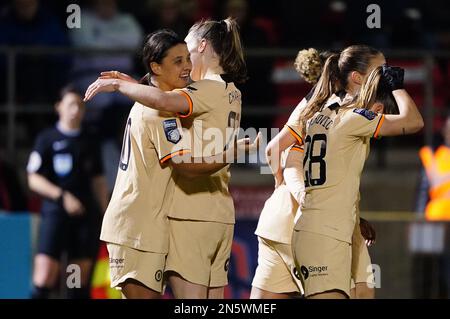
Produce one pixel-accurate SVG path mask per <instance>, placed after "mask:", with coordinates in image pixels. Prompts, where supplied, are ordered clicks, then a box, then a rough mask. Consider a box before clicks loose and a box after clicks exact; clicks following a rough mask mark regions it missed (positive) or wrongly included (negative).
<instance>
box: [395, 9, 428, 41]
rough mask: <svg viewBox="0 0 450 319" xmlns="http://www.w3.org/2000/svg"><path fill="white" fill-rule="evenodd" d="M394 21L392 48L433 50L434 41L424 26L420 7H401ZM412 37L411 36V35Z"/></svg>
mask: <svg viewBox="0 0 450 319" xmlns="http://www.w3.org/2000/svg"><path fill="white" fill-rule="evenodd" d="M399 11H400V14H399V16H398V17H397V18H396V19H395V20H394V21H395V22H394V23H393V30H392V39H391V44H392V46H393V47H394V48H420V49H434V48H435V40H434V39H433V35H432V34H431V32H429V31H427V30H426V29H425V26H424V21H423V20H424V18H423V11H422V9H421V7H420V6H408V7H403V8H402V9H401V10H399ZM412 34H413V35H414V36H411V35H412Z"/></svg>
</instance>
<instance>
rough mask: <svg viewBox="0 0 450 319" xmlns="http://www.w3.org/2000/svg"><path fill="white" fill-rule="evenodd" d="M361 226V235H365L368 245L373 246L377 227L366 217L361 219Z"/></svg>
mask: <svg viewBox="0 0 450 319" xmlns="http://www.w3.org/2000/svg"><path fill="white" fill-rule="evenodd" d="M359 228H360V229H361V235H362V236H363V237H364V240H365V242H366V245H367V246H371V245H372V244H374V243H375V240H376V237H377V233H376V232H375V228H373V226H372V225H371V224H370V223H369V222H368V221H367V220H365V219H364V218H360V219H359Z"/></svg>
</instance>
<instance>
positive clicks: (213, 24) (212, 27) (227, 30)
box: [189, 18, 247, 83]
mask: <svg viewBox="0 0 450 319" xmlns="http://www.w3.org/2000/svg"><path fill="white" fill-rule="evenodd" d="M191 32H193V33H194V34H196V36H197V37H198V38H200V39H202V38H203V39H206V40H207V41H209V42H210V44H211V46H212V48H213V50H214V52H215V53H216V54H217V55H218V56H219V58H220V66H221V67H222V68H223V70H224V71H225V73H226V74H227V75H228V76H230V78H231V79H232V80H233V82H236V83H244V82H245V81H246V80H247V66H246V64H245V60H244V51H243V48H242V43H241V37H240V35H239V26H238V24H237V22H236V20H235V19H232V18H227V19H225V20H221V21H213V20H202V21H200V22H198V23H196V24H194V25H193V26H192V27H191V29H190V30H189V33H191Z"/></svg>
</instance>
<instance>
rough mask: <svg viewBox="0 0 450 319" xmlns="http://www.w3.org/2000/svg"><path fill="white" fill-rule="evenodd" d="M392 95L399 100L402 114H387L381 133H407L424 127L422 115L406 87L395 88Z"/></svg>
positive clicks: (385, 134) (383, 134)
mask: <svg viewBox="0 0 450 319" xmlns="http://www.w3.org/2000/svg"><path fill="white" fill-rule="evenodd" d="M392 95H394V98H395V101H396V102H397V105H398V109H399V111H400V114H398V115H392V114H386V115H385V117H384V122H383V125H381V127H380V132H379V134H380V135H381V136H394V135H406V134H413V133H416V132H417V131H419V130H420V129H422V127H423V125H424V124H423V118H422V115H421V114H420V112H419V110H418V109H417V106H416V103H414V101H413V99H412V98H411V96H410V95H409V94H408V92H406V90H404V89H401V90H395V91H393V92H392Z"/></svg>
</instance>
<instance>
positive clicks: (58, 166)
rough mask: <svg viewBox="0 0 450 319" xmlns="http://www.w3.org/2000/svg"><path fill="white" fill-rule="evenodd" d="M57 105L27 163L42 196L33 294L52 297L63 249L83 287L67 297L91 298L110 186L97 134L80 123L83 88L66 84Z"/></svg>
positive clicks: (31, 180) (34, 187)
mask: <svg viewBox="0 0 450 319" xmlns="http://www.w3.org/2000/svg"><path fill="white" fill-rule="evenodd" d="M55 108H56V112H57V113H58V118H59V119H58V123H57V124H56V126H55V127H53V128H50V129H47V130H45V131H43V132H42V133H41V134H39V135H38V137H37V138H36V142H35V146H34V148H33V151H32V152H31V154H30V158H29V161H28V165H27V173H28V185H29V187H30V189H31V190H32V191H35V192H36V193H38V194H39V195H41V196H42V197H43V198H44V200H43V203H42V208H41V224H40V232H39V244H38V252H37V255H36V256H35V258H34V272H33V285H34V287H33V292H32V298H37V299H42V298H48V297H49V293H50V291H51V290H52V289H53V288H55V286H56V284H57V281H58V279H59V277H60V273H61V272H60V258H61V255H62V253H63V252H66V253H67V256H68V264H76V265H78V266H79V267H80V268H79V269H80V274H81V287H78V288H77V287H74V288H69V289H68V290H67V297H68V298H89V296H90V295H89V287H90V278H91V272H92V266H93V263H94V260H95V257H96V254H97V249H98V235H99V226H100V222H101V213H100V209H103V211H104V209H105V208H106V205H107V204H108V190H107V186H106V180H105V178H104V176H103V170H102V166H101V157H100V154H99V153H98V146H97V145H96V144H95V142H94V141H95V139H93V138H92V136H91V135H89V134H88V133H87V132H86V131H85V130H83V129H82V128H81V121H82V119H83V116H84V111H85V105H84V102H83V100H82V95H81V93H80V92H78V91H77V90H76V89H75V88H74V87H72V86H67V87H65V88H64V89H63V90H62V91H61V96H60V100H59V101H58V102H57V103H56V106H55Z"/></svg>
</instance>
